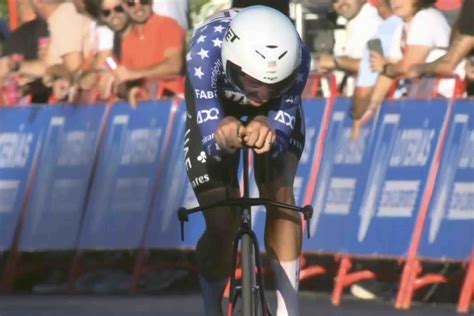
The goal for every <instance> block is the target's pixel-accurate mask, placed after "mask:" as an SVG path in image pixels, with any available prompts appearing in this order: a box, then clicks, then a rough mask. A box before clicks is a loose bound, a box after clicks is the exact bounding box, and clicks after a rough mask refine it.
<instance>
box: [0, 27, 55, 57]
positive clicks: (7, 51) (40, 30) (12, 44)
mask: <svg viewBox="0 0 474 316" xmlns="http://www.w3.org/2000/svg"><path fill="white" fill-rule="evenodd" d="M42 37H49V31H48V24H47V23H46V22H45V21H44V20H41V19H34V20H32V21H29V22H26V23H25V24H23V25H21V26H20V27H19V28H18V29H16V30H15V31H13V32H12V33H11V36H10V37H9V38H8V39H7V40H6V41H5V45H4V47H3V54H2V57H4V56H9V55H13V54H21V55H23V57H24V58H25V60H34V59H37V58H38V41H39V39H40V38H42Z"/></svg>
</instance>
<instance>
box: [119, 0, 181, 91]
mask: <svg viewBox="0 0 474 316" xmlns="http://www.w3.org/2000/svg"><path fill="white" fill-rule="evenodd" d="M122 4H123V8H124V10H125V12H127V13H128V15H129V16H130V20H131V22H132V27H131V29H130V31H129V32H127V34H125V35H124V37H123V39H122V45H121V47H122V59H121V65H120V66H119V67H118V68H117V69H116V70H115V71H114V74H115V76H116V78H117V83H119V84H120V83H124V82H130V81H135V80H140V79H148V80H149V82H157V83H158V85H159V86H160V87H159V89H160V90H162V91H165V92H166V94H168V95H172V94H176V93H182V92H183V84H182V79H183V78H182V70H183V69H182V68H183V64H184V61H183V49H184V44H185V43H184V41H185V38H184V36H185V32H184V29H183V28H182V27H181V26H179V24H178V23H177V22H176V21H175V20H174V19H171V18H169V17H164V16H160V15H156V14H154V13H153V12H152V3H151V0H126V1H123V2H122ZM149 92H150V91H149ZM152 94H153V93H152Z"/></svg>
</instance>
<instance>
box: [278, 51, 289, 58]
mask: <svg viewBox="0 0 474 316" xmlns="http://www.w3.org/2000/svg"><path fill="white" fill-rule="evenodd" d="M287 53H288V51H287V50H286V51H285V52H284V53H283V54H281V55H280V56H278V59H282V58H283V57H285V55H286V54H287Z"/></svg>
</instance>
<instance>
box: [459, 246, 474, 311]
mask: <svg viewBox="0 0 474 316" xmlns="http://www.w3.org/2000/svg"><path fill="white" fill-rule="evenodd" d="M473 299H474V250H473V252H472V255H471V261H470V263H469V267H468V268H467V271H466V278H465V280H464V284H463V286H462V289H461V295H460V297H459V302H458V308H457V311H458V313H468V312H469V308H470V306H471V303H472V301H473Z"/></svg>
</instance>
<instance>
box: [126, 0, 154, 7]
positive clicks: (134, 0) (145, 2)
mask: <svg viewBox="0 0 474 316" xmlns="http://www.w3.org/2000/svg"><path fill="white" fill-rule="evenodd" d="M137 2H140V4H141V5H148V4H151V0H127V1H125V3H126V4H127V5H128V6H129V7H131V8H132V7H134V6H135V5H136V4H137Z"/></svg>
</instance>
